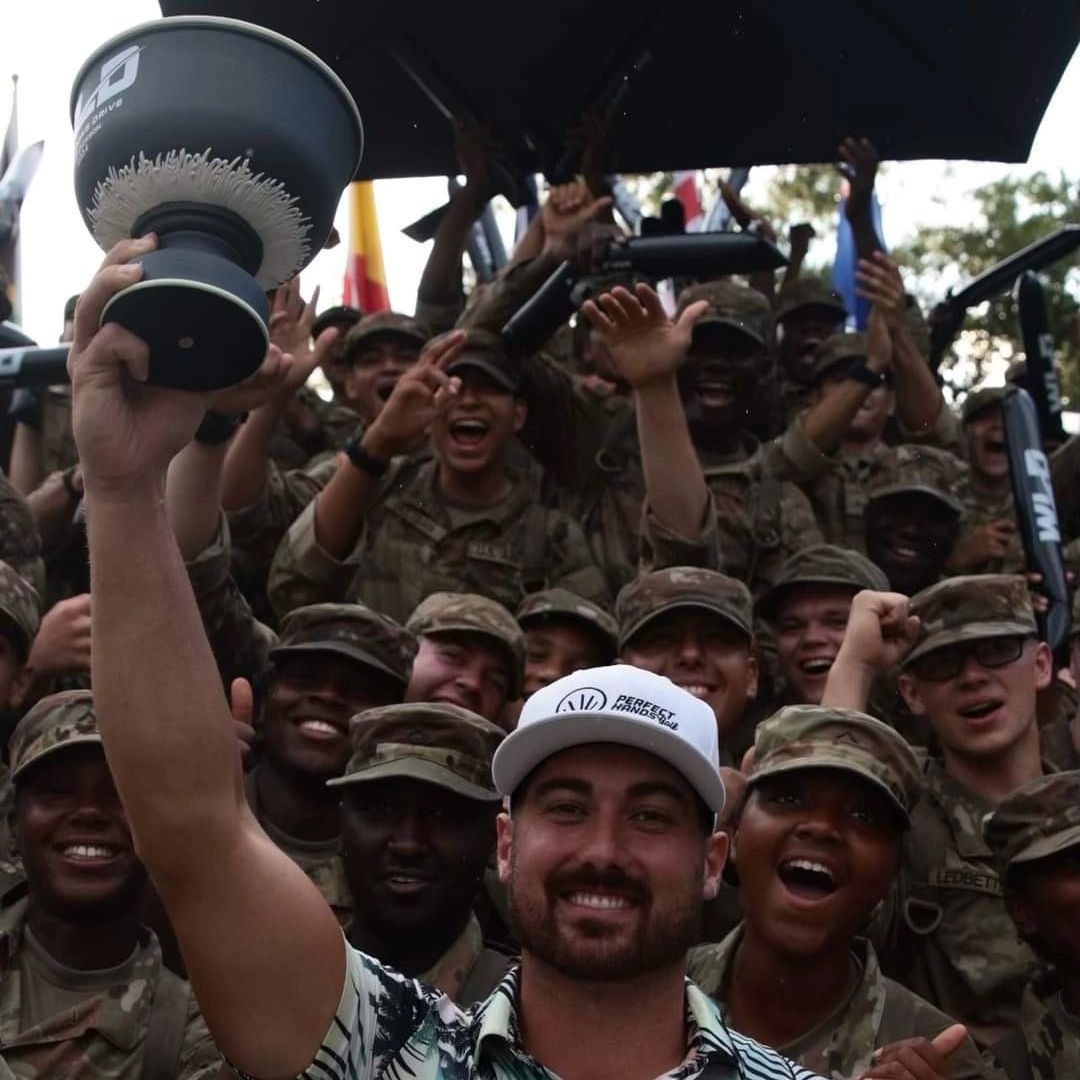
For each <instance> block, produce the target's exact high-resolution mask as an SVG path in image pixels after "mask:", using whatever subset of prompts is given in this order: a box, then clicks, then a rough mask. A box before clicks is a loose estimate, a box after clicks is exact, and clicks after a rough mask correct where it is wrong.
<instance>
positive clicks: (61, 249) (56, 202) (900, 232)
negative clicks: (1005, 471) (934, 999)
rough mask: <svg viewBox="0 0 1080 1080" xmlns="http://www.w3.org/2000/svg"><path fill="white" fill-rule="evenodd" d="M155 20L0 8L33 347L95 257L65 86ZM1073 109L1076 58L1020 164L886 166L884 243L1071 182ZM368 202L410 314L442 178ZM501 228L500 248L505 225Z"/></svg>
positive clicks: (399, 183) (407, 183) (322, 282)
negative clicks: (420, 234)
mask: <svg viewBox="0 0 1080 1080" xmlns="http://www.w3.org/2000/svg"><path fill="white" fill-rule="evenodd" d="M159 16H160V8H159V7H158V5H157V4H156V3H155V2H153V0H107V2H105V3H97V4H90V3H75V2H73V0H36V2H34V3H26V4H23V3H20V4H14V3H12V4H6V5H5V11H4V20H3V30H2V33H0V125H3V124H6V122H7V115H8V107H9V102H10V84H11V75H12V74H17V75H18V76H19V82H18V97H19V135H20V143H21V144H22V145H24V146H25V145H27V144H29V143H31V142H34V141H36V140H38V139H44V140H45V154H44V157H43V159H42V163H41V167H40V168H39V170H38V173H37V176H36V178H35V180H34V183H33V186H32V187H31V189H30V193H29V195H28V196H27V199H26V202H25V203H24V205H23V212H22V241H21V259H22V325H23V327H24V328H25V329H26V331H27V332H28V333H29V334H30V335H31V336H32V337H34V338H35V339H36V340H37V341H39V342H41V343H45V342H49V341H53V340H55V339H56V336H57V334H58V333H59V330H60V320H61V313H62V309H63V304H64V301H65V300H66V298H67V297H68V296H70V295H71V294H72V293H75V292H78V291H79V290H80V289H81V288H83V286H85V285H86V283H87V281H89V279H90V277H91V276H92V275H93V272H94V269H95V267H96V266H97V265H98V263H99V262H100V260H101V257H102V256H101V252H100V251H99V250H98V248H97V246H96V245H95V244H94V242H93V240H92V239H91V238H90V234H89V233H88V232H87V230H86V228H85V226H84V225H83V222H82V218H81V216H80V214H79V211H78V208H77V206H76V203H75V196H74V192H73V186H72V134H71V122H70V118H69V114H68V101H69V95H70V91H71V83H72V80H73V78H74V76H75V74H76V72H77V71H78V69H79V67H80V66H81V64H82V62H83V61H84V60H85V59H86V57H87V56H88V55H89V54H90V53H91V51H92V50H93V49H94V48H96V47H97V46H98V45H99V44H100V43H102V42H104V41H106V40H107V39H108V38H110V37H111V36H112V35H114V34H116V33H119V32H120V31H123V30H125V29H127V28H129V27H131V26H134V25H136V24H138V23H140V22H144V21H147V20H150V19H155V18H157V17H159ZM1078 105H1080V50H1078V52H1077V53H1076V54H1075V55H1074V56H1073V58H1072V61H1071V63H1070V64H1069V66H1068V68H1067V69H1066V71H1065V74H1064V76H1063V77H1062V80H1061V82H1060V84H1059V86H1058V89H1057V92H1056V93H1055V95H1054V98H1053V100H1052V101H1051V103H1050V106H1049V108H1048V109H1047V112H1046V115H1045V116H1044V118H1043V122H1042V125H1041V127H1040V129H1039V133H1038V135H1037V137H1036V139H1035V144H1034V147H1033V149H1032V153H1031V157H1030V159H1029V161H1028V163H1027V164H1026V165H1023V166H1006V165H1001V164H996V163H985V162H982V163H972V162H941V161H918V162H904V163H901V164H897V165H894V166H893V167H891V168H890V169H889V170H888V171H887V173H886V174H885V175H884V176H883V177H882V179H881V182H880V184H879V198H880V200H881V203H882V208H883V220H884V229H885V233H886V239H887V240H888V241H889V242H890V243H893V244H895V243H899V242H901V241H903V240H904V238H905V237H906V236H907V235H909V234H910V232H911V231H912V230H913V229H914V228H915V226H916V225H918V224H919V223H942V222H945V221H947V220H950V219H952V220H957V218H958V216H960V215H963V214H964V213H969V212H970V207H971V204H970V202H969V201H968V200H966V199H965V198H964V196H965V195H966V193H967V192H969V191H970V190H971V189H972V188H975V187H977V186H979V185H980V184H984V183H987V182H989V181H992V180H995V179H998V178H1000V177H1002V176H1005V175H1009V174H1014V175H1015V174H1021V175H1023V174H1027V173H1030V172H1033V171H1037V170H1044V171H1052V172H1059V171H1064V172H1065V173H1067V174H1068V175H1070V176H1076V175H1080V139H1077V138H1076V110H1077V107H1078ZM723 164H724V163H723V162H717V165H723ZM768 175H769V170H768V169H766V168H759V169H755V170H753V172H752V173H751V178H750V182H749V184H748V187H747V188H746V195H747V197H748V199H749V200H750V201H751V202H753V199H754V196H755V194H760V193H761V192H762V191H763V190H764V188H765V186H766V184H767V181H768ZM375 198H376V205H377V209H378V215H379V226H380V233H381V236H382V244H383V257H384V260H385V264H386V271H387V278H388V285H389V290H390V301H391V304H392V305H393V306H394V307H395V308H397V309H399V310H403V311H409V312H411V311H412V310H413V305H414V303H415V298H416V287H417V284H418V282H419V279H420V274H421V271H422V270H423V266H424V261H425V259H426V257H427V249H428V245H421V244H416V243H414V242H413V241H412V240H409V239H408V238H407V237H405V236H404V235H403V234H402V233H401V229H402V227H403V226H405V225H407V224H408V223H409V222H411V221H413V220H414V219H415V218H417V217H419V216H420V215H421V214H423V213H425V212H426V211H428V210H429V209H432V208H433V207H435V206H437V205H439V204H441V203H442V202H444V201H445V198H446V183H445V180H444V179H442V178H422V179H415V180H385V181H378V182H377V183H376V185H375ZM501 218H502V222H503V223H504V224H505V226H506V230H507V239H508V241H509V239H510V236H509V231H510V229H511V222H510V215H509V214H505V215H502V216H501ZM336 224H337V227H338V231H339V232H340V233H341V235H342V236H343V237H345V236H347V235H348V222H347V217H346V215H345V213H344V208H343V207H342V208H339V211H338V216H337V221H336ZM817 243H822V244H824V243H828V241H825V240H821V241H818V242H817ZM818 261H827V260H820V259H819V260H818ZM344 266H345V251H344V246H343V245H342V246H339V247H337V248H336V249H334V250H332V251H326V252H322V253H320V254H319V256H318V257H317V258H316V259H315V260H314V261H313V262H312V264H311V265H310V266H309V267H308V268H307V270H305V271H304V274H303V276H302V281H303V284H304V291H305V293H309V292H310V290H311V289H312V288H314V286H315V285H318V286H319V287H320V290H321V299H320V305H319V306H320V307H323V306H329V305H330V304H334V303H337V302H339V300H340V296H341V283H342V277H343V273H344Z"/></svg>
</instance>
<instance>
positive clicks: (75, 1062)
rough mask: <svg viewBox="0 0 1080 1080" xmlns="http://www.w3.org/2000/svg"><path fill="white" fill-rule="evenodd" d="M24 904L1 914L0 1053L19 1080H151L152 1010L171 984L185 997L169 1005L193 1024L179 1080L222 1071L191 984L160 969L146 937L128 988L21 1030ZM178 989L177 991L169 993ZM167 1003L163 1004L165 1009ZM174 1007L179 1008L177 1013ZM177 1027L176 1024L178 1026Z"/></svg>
mask: <svg viewBox="0 0 1080 1080" xmlns="http://www.w3.org/2000/svg"><path fill="white" fill-rule="evenodd" d="M26 905H27V901H26V899H25V898H24V899H22V900H18V901H16V902H15V903H12V904H10V905H9V906H8V907H7V908H6V909H5V910H4V911H3V912H2V913H0V972H2V974H0V1052H2V1053H3V1056H4V1060H5V1061H6V1062H7V1064H8V1066H9V1068H11V1069H12V1070H13V1071H14V1072H15V1073H16V1075H18V1076H19V1077H35V1078H36V1077H41V1078H42V1080H45V1078H48V1080H143V1077H144V1072H145V1076H146V1080H150V1076H149V1072H148V1071H145V1068H144V1062H145V1061H147V1060H149V1059H150V1058H151V1056H152V1055H153V1053H154V1051H153V1050H152V1049H151V1048H150V1046H149V1043H148V1032H149V1033H151V1034H150V1038H155V1037H159V1036H155V1035H154V1034H153V1032H154V1031H157V1032H161V1031H162V1030H163V1028H162V1027H158V1024H161V1023H162V1021H161V1020H155V1016H154V1012H155V1010H154V1002H155V999H156V995H157V994H158V993H164V991H163V990H162V987H163V984H164V983H165V982H166V981H172V982H174V983H180V984H181V986H180V987H176V988H175V989H177V990H182V991H183V992H182V994H174V993H170V994H169V1000H171V1001H172V1002H175V1003H177V1004H178V1005H183V1003H184V1002H185V1001H186V1003H187V1004H186V1008H187V1019H186V1022H185V1023H184V1031H183V1038H182V1042H181V1046H180V1053H179V1067H178V1069H177V1071H176V1072H175V1073H172V1074H171V1076H175V1077H176V1080H209V1078H210V1077H216V1076H217V1075H218V1072H219V1069H220V1067H221V1056H220V1054H219V1053H218V1050H217V1047H215V1046H214V1043H213V1040H212V1039H211V1038H210V1034H209V1032H208V1031H207V1029H206V1024H205V1023H204V1021H203V1019H202V1017H201V1016H200V1014H199V1012H198V1009H197V1007H196V1005H195V999H194V998H193V997H192V996H191V995H190V994H189V993H188V991H187V987H186V984H183V983H182V980H180V979H178V977H177V976H176V975H174V974H173V973H172V972H171V971H169V970H168V969H167V968H165V967H164V966H163V965H162V962H161V948H160V946H159V945H158V942H157V938H156V937H154V935H153V934H152V933H151V932H150V931H149V930H148V931H146V934H147V937H146V939H145V940H144V942H143V943H142V944H141V945H140V946H139V951H138V954H137V957H136V960H135V968H134V970H133V972H132V977H131V979H130V981H128V982H127V983H125V984H123V985H119V986H117V987H115V989H113V990H112V991H110V992H109V993H108V994H94V995H93V996H90V997H87V999H86V1000H85V1001H84V1002H82V1003H80V1004H79V1005H77V1006H76V1007H75V1008H73V1009H71V1010H69V1011H67V1012H65V1013H62V1014H59V1015H57V1016H55V1017H52V1018H51V1019H49V1020H45V1021H43V1022H42V1023H39V1024H37V1025H36V1026H34V1027H31V1028H27V1029H26V1030H23V1029H22V1024H21V1017H22V979H23V978H24V975H23V972H22V971H21V969H20V965H19V963H18V955H19V948H20V944H21V941H22V931H23V926H24V924H25V920H26ZM170 989H172V988H170ZM165 1000H167V999H165V998H164V997H163V998H162V1001H163V1002H164V1001H165ZM171 1007H177V1005H173V1006H171ZM174 1022H175V1021H174Z"/></svg>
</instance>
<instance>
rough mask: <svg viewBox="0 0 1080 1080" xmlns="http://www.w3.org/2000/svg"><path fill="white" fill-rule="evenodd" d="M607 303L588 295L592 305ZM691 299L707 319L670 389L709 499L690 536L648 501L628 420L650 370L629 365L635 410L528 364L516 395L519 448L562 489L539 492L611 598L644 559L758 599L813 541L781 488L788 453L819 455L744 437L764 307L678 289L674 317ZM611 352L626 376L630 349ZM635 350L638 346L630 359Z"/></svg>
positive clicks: (768, 375)
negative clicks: (740, 586)
mask: <svg viewBox="0 0 1080 1080" xmlns="http://www.w3.org/2000/svg"><path fill="white" fill-rule="evenodd" d="M608 295H609V294H604V296H601V297H599V298H598V299H597V301H596V303H597V304H598V305H601V309H602V305H604V304H605V303H608V300H606V299H605V297H607V296H608ZM699 302H701V303H703V304H704V306H705V311H704V312H703V314H701V315H700V316H699V317H698V318H697V320H696V323H695V324H694V326H693V331H692V334H691V335H690V340H689V341H688V342H686V343H685V344H683V345H682V347H681V351H680V354H679V357H678V360H679V362H680V363H681V371H680V373H679V376H678V383H677V386H678V392H679V395H680V399H681V401H682V404H683V410H684V414H685V418H686V423H687V424H688V427H689V433H690V437H691V439H692V445H693V448H694V449H695V450H696V452H697V457H698V462H699V465H700V467H701V469H702V470H703V473H704V480H705V483H706V484H707V487H708V490H709V492H710V493H711V496H712V498H711V499H710V501H709V506H708V507H707V508H706V512H705V514H704V515H703V517H702V518H701V519H700V520H699V521H695V522H693V530H689V529H673V528H672V527H671V526H670V525H669V524H668V523H667V522H666V521H665V520H663V519H662V518H658V517H657V515H656V514H655V513H654V512H653V507H652V506H651V505H648V504H647V503H648V500H647V499H646V496H647V491H646V475H647V472H648V469H647V465H648V462H646V461H645V460H643V453H644V451H643V448H642V445H641V440H640V438H639V435H638V432H637V430H636V427H637V419H636V416H635V407H636V408H637V409H638V410H640V408H641V395H642V393H643V392H644V391H645V390H646V389H654V388H655V387H654V386H653V385H651V384H653V383H655V381H656V380H655V372H652V371H650V370H649V366H648V364H647V363H636V366H637V367H638V368H639V369H640V371H639V374H640V378H638V376H637V375H635V381H637V383H638V385H637V386H636V387H635V388H634V397H635V399H636V400H635V401H633V402H632V401H629V400H625V399H623V398H621V397H609V398H606V399H603V402H602V404H598V402H599V400H600V399H597V398H596V397H595V395H592V394H591V393H589V392H587V391H584V390H582V389H581V387H580V386H579V385H578V384H577V383H575V381H574V380H573V379H572V378H571V377H570V375H568V374H567V373H566V372H565V371H563V370H561V369H560V368H559V367H558V366H557V365H555V364H553V363H550V362H547V361H546V360H545V359H544V358H542V357H534V358H531V359H530V360H528V361H527V362H526V364H525V370H524V378H523V384H522V386H523V389H522V392H523V394H524V395H525V398H526V400H527V401H528V402H529V405H530V416H529V418H527V419H526V422H525V426H524V429H523V431H522V437H523V441H524V442H525V444H526V445H527V446H528V447H529V449H530V450H531V451H532V453H533V454H534V455H535V457H536V458H537V460H538V461H540V463H541V464H542V465H543V466H544V467H545V468H546V469H547V470H549V473H550V477H551V479H552V480H554V481H555V482H557V484H559V485H561V488H560V489H558V491H555V492H553V493H549V494H548V495H547V497H548V498H549V499H553V500H557V501H558V505H562V506H565V507H566V508H567V509H569V510H570V512H571V513H573V515H574V516H575V517H576V518H578V519H579V520H581V521H584V522H585V523H586V533H587V535H588V537H589V543H590V545H591V547H592V549H593V552H594V553H595V555H596V559H597V562H598V563H600V565H601V566H602V567H603V569H604V573H605V575H606V577H607V580H608V584H609V586H610V587H611V588H612V590H613V591H616V590H618V589H619V588H621V587H622V586H623V585H625V584H626V583H627V582H629V581H630V580H632V579H633V577H634V576H635V574H636V573H637V571H638V569H639V564H640V566H641V568H644V569H656V568H658V567H662V566H672V565H702V566H707V567H710V568H713V569H719V570H723V571H724V572H725V573H727V574H730V575H731V576H734V577H738V578H740V579H742V580H745V581H748V582H749V583H750V584H751V588H753V589H754V590H760V589H762V588H764V587H766V586H767V585H768V583H769V581H770V580H771V575H772V574H773V573H774V572H775V570H776V569H777V568H778V567H779V564H780V563H781V562H782V561H783V559H784V558H785V557H786V556H787V555H789V554H791V553H792V552H794V551H796V550H798V549H799V548H800V547H803V546H805V545H807V544H812V543H818V542H820V540H821V534H820V532H819V530H818V527H817V524H816V522H815V521H814V518H813V512H812V510H811V509H810V505H809V503H808V502H807V500H806V498H805V497H804V496H803V494H802V493H801V492H800V491H799V490H798V489H797V488H796V487H795V486H794V485H793V484H790V483H788V482H787V481H786V480H785V479H784V476H785V475H786V472H787V471H788V470H789V469H790V463H789V461H788V454H789V453H792V454H795V455H798V453H800V452H808V453H811V454H812V455H813V457H814V458H815V459H816V458H817V457H820V454H818V453H817V451H816V450H813V448H812V447H811V448H809V450H807V449H806V446H805V439H802V438H801V435H800V433H798V432H795V433H793V434H792V435H791V436H790V437H789V438H788V439H786V440H785V442H784V445H783V446H781V445H780V444H778V443H777V444H769V445H767V446H766V447H764V448H763V447H762V446H761V444H760V443H759V442H758V438H757V436H756V435H755V434H753V432H754V430H755V428H758V429H761V428H764V427H765V426H766V414H767V413H768V409H769V404H768V402H769V398H770V395H771V390H772V379H773V373H774V368H775V359H774V357H773V353H772V347H773V325H772V314H771V311H770V309H769V306H768V303H767V302H766V301H765V300H764V298H763V297H762V296H761V294H760V293H757V292H755V291H754V290H753V289H748V288H746V287H744V286H740V285H736V284H735V283H733V282H728V281H716V282H710V283H708V284H707V285H701V286H696V287H694V288H692V289H689V290H686V292H685V293H684V295H683V296H682V297H681V298H680V306H679V312H678V315H677V318H678V319H680V320H681V319H682V317H683V315H685V313H686V311H687V309H688V308H689V307H690V306H691V305H694V304H697V303H699ZM586 310H588V308H586ZM650 329H652V330H655V331H658V332H659V331H661V330H663V329H664V327H662V326H656V327H652V328H650ZM607 344H608V347H609V351H610V352H611V354H612V360H613V363H615V365H616V366H617V367H619V369H620V373H621V374H622V375H623V377H624V378H626V379H627V381H631V380H630V378H629V375H628V368H627V361H628V356H627V354H626V351H625V349H620V348H619V347H618V346H617V345H615V344H614V342H613V340H609V341H608V342H607ZM639 347H640V341H639V343H638V344H637V345H635V347H634V351H635V353H636V351H637V349H638V348H639ZM683 356H686V357H687V360H686V362H685V363H683V362H682V357H683ZM634 360H635V361H636V360H637V357H636V356H635V357H634ZM553 417H557V418H559V422H557V423H553V422H552V418H553ZM806 467H809V466H806ZM687 480H688V478H687ZM684 482H686V481H684ZM652 501H655V499H653V500H652ZM643 504H645V505H643Z"/></svg>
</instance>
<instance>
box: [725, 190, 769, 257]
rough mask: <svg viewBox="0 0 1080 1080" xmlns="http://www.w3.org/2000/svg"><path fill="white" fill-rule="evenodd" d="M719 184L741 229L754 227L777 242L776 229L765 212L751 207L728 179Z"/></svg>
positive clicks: (727, 205)
mask: <svg viewBox="0 0 1080 1080" xmlns="http://www.w3.org/2000/svg"><path fill="white" fill-rule="evenodd" d="M717 186H718V187H719V188H720V197H721V198H722V199H723V200H724V205H725V206H726V207H727V208H728V212H729V213H730V214H731V216H732V217H733V218H734V219H735V223H736V224H737V225H738V226H739V228H740V229H752V230H754V231H756V232H757V233H758V234H759V235H760V236H763V237H764V238H765V239H766V240H771V241H772V242H773V243H774V244H775V243H776V230H775V229H774V228H773V227H772V225H771V224H769V221H768V219H767V218H766V217H765V215H764V214H762V213H760V212H759V211H757V210H753V209H751V208H750V206H749V205H748V204H747V203H746V202H745V201H744V200H743V197H742V196H741V195H740V194H739V193H738V192H737V191H736V190H735V189H734V188H733V187H732V186H731V185H730V184H729V183H728V182H727V181H726V180H721V181H720V183H719V184H718V185H717Z"/></svg>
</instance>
